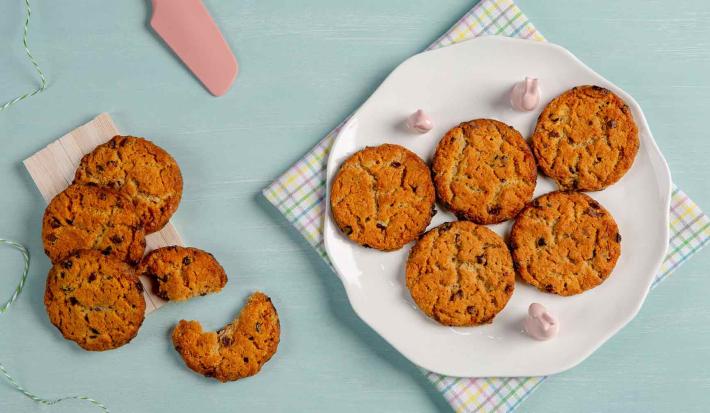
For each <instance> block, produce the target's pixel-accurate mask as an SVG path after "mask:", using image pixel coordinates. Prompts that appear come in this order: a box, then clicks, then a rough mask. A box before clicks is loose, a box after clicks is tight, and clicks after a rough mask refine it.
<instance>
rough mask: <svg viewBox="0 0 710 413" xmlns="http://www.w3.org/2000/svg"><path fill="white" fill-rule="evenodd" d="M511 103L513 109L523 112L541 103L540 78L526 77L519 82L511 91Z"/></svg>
mask: <svg viewBox="0 0 710 413" xmlns="http://www.w3.org/2000/svg"><path fill="white" fill-rule="evenodd" d="M510 104H511V106H513V109H515V110H518V111H521V112H530V111H531V110H534V109H535V108H536V107H537V105H538V104H540V86H539V85H538V80H537V79H535V78H532V77H526V78H525V80H524V81H522V82H518V83H516V84H515V86H513V89H512V90H511V91H510Z"/></svg>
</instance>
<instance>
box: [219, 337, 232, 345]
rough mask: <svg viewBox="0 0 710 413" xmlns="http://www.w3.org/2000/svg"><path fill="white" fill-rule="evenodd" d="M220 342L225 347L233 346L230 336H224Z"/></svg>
mask: <svg viewBox="0 0 710 413" xmlns="http://www.w3.org/2000/svg"><path fill="white" fill-rule="evenodd" d="M219 341H220V342H221V343H222V345H223V346H231V345H232V338H231V337H228V336H222V338H220V339H219Z"/></svg>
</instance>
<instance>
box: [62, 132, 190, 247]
mask: <svg viewBox="0 0 710 413" xmlns="http://www.w3.org/2000/svg"><path fill="white" fill-rule="evenodd" d="M74 182H78V183H93V184H96V185H100V186H106V187H109V188H113V189H117V190H120V191H121V192H123V193H125V194H127V195H128V196H129V197H130V198H131V199H132V200H133V204H134V205H135V207H136V211H138V215H139V216H140V217H141V222H143V225H144V226H145V231H146V233H147V234H150V233H152V232H156V231H159V230H160V229H161V228H163V227H164V226H165V224H167V223H168V221H169V220H170V217H171V216H172V215H173V213H175V210H177V207H178V204H179V203H180V198H181V197H182V175H181V173H180V168H179V167H178V164H177V163H176V162H175V159H173V157H172V156H170V155H169V154H168V153H167V152H165V151H164V150H163V149H161V148H160V147H158V146H156V145H155V144H153V143H152V142H151V141H149V140H146V139H143V138H137V137H134V136H114V137H113V138H112V139H111V140H110V141H108V142H106V143H105V144H103V145H99V146H98V147H96V149H94V150H93V151H92V152H90V153H88V154H86V155H85V156H84V157H83V158H82V159H81V163H80V164H79V168H78V169H77V170H76V175H75V176H74Z"/></svg>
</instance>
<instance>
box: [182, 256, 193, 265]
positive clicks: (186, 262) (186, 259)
mask: <svg viewBox="0 0 710 413" xmlns="http://www.w3.org/2000/svg"><path fill="white" fill-rule="evenodd" d="M182 264H183V265H190V264H192V258H190V257H184V258H183V259H182Z"/></svg>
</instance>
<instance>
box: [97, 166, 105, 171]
mask: <svg viewBox="0 0 710 413" xmlns="http://www.w3.org/2000/svg"><path fill="white" fill-rule="evenodd" d="M96 170H97V171H99V172H103V171H104V166H103V165H96Z"/></svg>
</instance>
